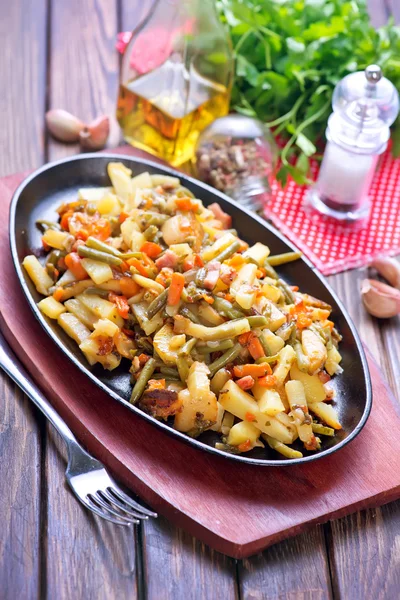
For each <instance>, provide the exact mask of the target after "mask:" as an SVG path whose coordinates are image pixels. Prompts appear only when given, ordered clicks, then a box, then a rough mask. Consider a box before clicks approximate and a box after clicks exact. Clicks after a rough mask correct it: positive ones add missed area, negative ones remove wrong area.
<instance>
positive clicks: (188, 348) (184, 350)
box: [178, 338, 197, 357]
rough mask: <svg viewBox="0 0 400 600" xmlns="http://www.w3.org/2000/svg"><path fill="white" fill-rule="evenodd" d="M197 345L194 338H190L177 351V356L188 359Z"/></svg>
mask: <svg viewBox="0 0 400 600" xmlns="http://www.w3.org/2000/svg"><path fill="white" fill-rule="evenodd" d="M196 344H197V339H196V338H191V339H190V340H188V341H187V342H186V343H185V344H183V346H182V347H181V348H180V349H179V350H178V356H182V357H188V356H190V354H191V352H192V350H193V348H194V347H195V345H196Z"/></svg>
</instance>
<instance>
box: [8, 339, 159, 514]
mask: <svg viewBox="0 0 400 600" xmlns="http://www.w3.org/2000/svg"><path fill="white" fill-rule="evenodd" d="M0 367H1V368H2V369H3V370H4V371H5V372H6V373H7V375H9V376H10V377H11V379H13V381H15V383H16V384H17V385H18V386H19V387H20V388H21V389H22V390H23V391H24V392H25V394H26V395H27V396H29V398H30V399H31V400H32V401H33V402H34V404H36V406H37V407H38V408H39V409H40V410H41V411H42V413H43V414H44V415H45V416H46V417H47V418H48V419H49V421H50V423H51V424H52V425H53V426H54V427H55V428H56V429H57V431H58V433H59V434H60V435H61V437H62V438H63V440H64V441H65V443H66V445H67V450H68V465H67V470H66V472H65V476H66V478H67V481H68V483H69V485H70V487H71V489H72V491H73V492H74V494H75V496H76V497H77V498H78V500H80V501H81V502H82V504H84V505H85V506H86V507H87V508H89V509H90V510H91V511H92V512H94V513H96V515H98V516H99V517H102V518H103V519H107V521H111V522H112V523H117V524H118V525H131V524H132V523H138V522H139V519H148V518H149V517H157V514H156V513H154V512H152V511H151V510H148V509H147V508H145V507H144V506H142V505H141V504H139V503H138V502H136V501H135V500H133V499H132V498H131V497H130V496H128V495H127V494H125V492H124V491H123V490H121V488H120V487H119V486H118V485H117V484H116V483H115V481H114V480H113V479H112V478H111V477H110V476H109V474H108V473H107V471H106V469H105V468H104V465H103V464H102V463H101V462H100V461H98V460H96V459H95V458H93V456H91V455H90V454H88V452H86V450H84V449H83V448H82V446H81V445H80V444H79V443H78V441H77V439H76V438H75V436H74V434H73V433H72V431H71V430H70V428H69V427H68V426H67V424H66V423H65V421H63V420H62V419H61V417H60V416H59V414H58V413H57V412H56V411H55V410H54V408H53V407H52V406H51V404H50V403H49V402H48V400H47V399H46V398H45V397H44V395H43V394H42V392H41V391H40V390H39V388H38V387H37V386H36V384H35V383H34V382H33V380H32V379H31V378H30V377H29V375H28V374H27V372H26V371H25V369H24V368H23V366H22V365H21V363H20V362H19V361H18V359H17V358H16V356H15V355H14V353H13V352H12V351H11V349H10V347H9V346H8V344H7V342H6V341H5V339H4V337H3V336H2V335H1V334H0Z"/></svg>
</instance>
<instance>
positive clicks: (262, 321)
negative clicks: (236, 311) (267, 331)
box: [246, 315, 268, 329]
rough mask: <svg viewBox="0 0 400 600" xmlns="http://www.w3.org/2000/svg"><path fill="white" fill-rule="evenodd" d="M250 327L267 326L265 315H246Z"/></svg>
mask: <svg viewBox="0 0 400 600" xmlns="http://www.w3.org/2000/svg"><path fill="white" fill-rule="evenodd" d="M246 318H247V320H248V322H249V325H250V327H251V328H252V329H253V328H254V327H267V326H268V319H267V317H263V316H261V315H254V316H251V317H246Z"/></svg>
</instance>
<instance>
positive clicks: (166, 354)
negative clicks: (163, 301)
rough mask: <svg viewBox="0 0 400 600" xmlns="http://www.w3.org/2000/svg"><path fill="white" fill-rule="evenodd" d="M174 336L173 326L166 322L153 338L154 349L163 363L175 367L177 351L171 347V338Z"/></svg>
mask: <svg viewBox="0 0 400 600" xmlns="http://www.w3.org/2000/svg"><path fill="white" fill-rule="evenodd" d="M174 337H176V336H175V334H174V328H173V327H172V325H170V324H169V323H166V324H165V325H164V326H163V327H161V329H160V330H159V331H157V333H156V335H155V336H154V339H153V344H154V349H155V351H156V352H157V354H158V356H159V357H160V358H161V360H162V361H163V363H165V364H166V365H167V366H168V367H175V365H176V361H177V359H178V351H177V350H176V349H175V350H174V349H173V348H171V340H172V339H173V338H174Z"/></svg>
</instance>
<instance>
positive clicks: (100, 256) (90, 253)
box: [78, 246, 123, 267]
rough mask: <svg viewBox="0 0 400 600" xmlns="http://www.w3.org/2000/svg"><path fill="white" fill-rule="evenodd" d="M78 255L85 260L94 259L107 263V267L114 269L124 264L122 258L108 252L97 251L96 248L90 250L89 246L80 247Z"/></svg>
mask: <svg viewBox="0 0 400 600" xmlns="http://www.w3.org/2000/svg"><path fill="white" fill-rule="evenodd" d="M78 254H79V256H81V257H83V258H92V259H93V260H98V261H100V262H103V263H106V264H107V265H112V266H113V267H119V266H120V265H122V262H123V261H122V259H121V258H118V256H113V255H112V254H108V253H107V252H101V251H100V250H95V248H88V246H79V247H78Z"/></svg>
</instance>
